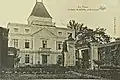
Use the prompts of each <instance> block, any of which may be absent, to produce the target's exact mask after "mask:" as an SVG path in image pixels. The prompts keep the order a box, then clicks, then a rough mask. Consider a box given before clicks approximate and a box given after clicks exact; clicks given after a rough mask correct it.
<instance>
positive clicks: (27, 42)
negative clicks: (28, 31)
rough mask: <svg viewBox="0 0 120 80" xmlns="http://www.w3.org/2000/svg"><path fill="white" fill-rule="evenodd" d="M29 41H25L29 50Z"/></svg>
mask: <svg viewBox="0 0 120 80" xmlns="http://www.w3.org/2000/svg"><path fill="white" fill-rule="evenodd" d="M29 43H30V42H29V40H25V48H29Z"/></svg>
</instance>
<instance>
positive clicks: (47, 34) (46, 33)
mask: <svg viewBox="0 0 120 80" xmlns="http://www.w3.org/2000/svg"><path fill="white" fill-rule="evenodd" d="M32 36H34V37H57V36H56V35H55V33H54V32H51V31H50V30H48V29H46V28H42V29H40V30H38V31H37V32H35V33H33V34H32Z"/></svg>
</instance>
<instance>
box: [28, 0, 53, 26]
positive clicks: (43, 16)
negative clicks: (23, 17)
mask: <svg viewBox="0 0 120 80" xmlns="http://www.w3.org/2000/svg"><path fill="white" fill-rule="evenodd" d="M27 21H28V24H32V25H52V17H51V16H50V14H49V13H48V11H47V9H46V7H45V6H44V4H43V0H41V1H38V0H36V4H35V6H34V8H33V10H32V12H31V14H30V16H29V17H28V20H27Z"/></svg>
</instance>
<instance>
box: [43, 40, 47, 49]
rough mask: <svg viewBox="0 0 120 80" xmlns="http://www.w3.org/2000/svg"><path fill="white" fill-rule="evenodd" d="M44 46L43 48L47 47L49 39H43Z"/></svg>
mask: <svg viewBox="0 0 120 80" xmlns="http://www.w3.org/2000/svg"><path fill="white" fill-rule="evenodd" d="M42 47H43V48H47V41H46V40H43V41H42Z"/></svg>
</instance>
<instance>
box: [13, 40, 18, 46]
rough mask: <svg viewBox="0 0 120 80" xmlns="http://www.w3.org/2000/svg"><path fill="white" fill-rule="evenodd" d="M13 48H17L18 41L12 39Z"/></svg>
mask: <svg viewBox="0 0 120 80" xmlns="http://www.w3.org/2000/svg"><path fill="white" fill-rule="evenodd" d="M13 46H14V47H15V48H18V39H13Z"/></svg>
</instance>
